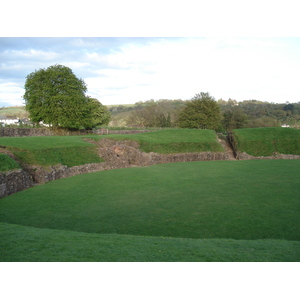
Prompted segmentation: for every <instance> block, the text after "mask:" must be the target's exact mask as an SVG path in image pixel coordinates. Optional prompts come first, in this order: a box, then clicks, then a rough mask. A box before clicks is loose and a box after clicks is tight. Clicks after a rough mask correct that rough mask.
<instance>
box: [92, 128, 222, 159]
mask: <svg viewBox="0 0 300 300" xmlns="http://www.w3.org/2000/svg"><path fill="white" fill-rule="evenodd" d="M92 138H94V139H96V140H99V139H101V138H112V139H116V140H135V141H137V142H138V143H139V144H140V149H141V150H142V151H144V152H156V153H161V154H166V153H187V152H206V151H211V152H223V151H224V149H223V147H222V146H221V145H220V144H219V143H218V141H217V135H216V133H215V132H214V131H213V130H197V129H166V130H159V131H153V132H146V133H138V134H130V135H128V134H124V135H105V136H92Z"/></svg>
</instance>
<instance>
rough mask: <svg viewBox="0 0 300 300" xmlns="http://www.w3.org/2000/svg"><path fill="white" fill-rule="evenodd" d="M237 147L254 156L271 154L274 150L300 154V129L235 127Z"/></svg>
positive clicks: (234, 133)
mask: <svg viewBox="0 0 300 300" xmlns="http://www.w3.org/2000/svg"><path fill="white" fill-rule="evenodd" d="M233 135H234V138H235V140H236V146H237V149H238V150H239V151H240V152H246V153H248V154H250V155H253V156H269V155H272V154H273V153H274V152H277V153H282V154H295V155H300V130H299V129H294V128H281V127H274V128H272V127H271V128H270V127H266V128H246V129H235V130H233Z"/></svg>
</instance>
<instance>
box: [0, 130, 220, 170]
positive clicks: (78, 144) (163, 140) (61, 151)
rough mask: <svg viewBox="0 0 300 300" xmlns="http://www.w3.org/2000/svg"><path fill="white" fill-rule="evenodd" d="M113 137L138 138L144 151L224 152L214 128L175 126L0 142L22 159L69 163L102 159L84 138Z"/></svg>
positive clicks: (49, 162)
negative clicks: (108, 133) (128, 131)
mask: <svg viewBox="0 0 300 300" xmlns="http://www.w3.org/2000/svg"><path fill="white" fill-rule="evenodd" d="M84 137H89V138H92V139H94V140H99V139H101V138H111V139H116V140H128V139H131V140H135V141H137V142H139V144H140V149H141V150H142V151H145V152H157V153H184V152H203V151H212V152H218V151H220V152H222V151H224V149H223V148H222V146H221V145H220V144H219V143H218V142H217V136H216V134H215V132H214V131H212V130H190V129H183V130H182V129H172V130H161V131H155V132H148V133H141V134H133V135H128V134H124V135H104V136H103V135H100V136H99V135H87V136H33V137H1V138H0V146H6V147H8V148H9V149H10V150H11V151H12V152H13V153H14V155H15V156H16V157H17V159H18V160H19V161H20V162H21V163H26V164H31V165H42V166H50V165H56V164H63V165H67V166H68V167H72V166H76V165H82V164H87V163H99V162H102V161H103V159H102V158H100V157H99V156H98V154H97V153H96V146H95V145H93V144H90V143H88V142H86V141H84V140H83V138H84Z"/></svg>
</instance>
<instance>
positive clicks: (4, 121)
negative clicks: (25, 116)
mask: <svg viewBox="0 0 300 300" xmlns="http://www.w3.org/2000/svg"><path fill="white" fill-rule="evenodd" d="M19 123H20V119H19V118H11V117H7V116H4V115H0V124H1V125H2V126H5V125H19Z"/></svg>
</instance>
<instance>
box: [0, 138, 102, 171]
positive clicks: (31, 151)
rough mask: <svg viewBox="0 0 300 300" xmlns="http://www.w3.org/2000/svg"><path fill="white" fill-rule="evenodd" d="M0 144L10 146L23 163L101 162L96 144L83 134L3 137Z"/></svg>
mask: <svg viewBox="0 0 300 300" xmlns="http://www.w3.org/2000/svg"><path fill="white" fill-rule="evenodd" d="M0 145H2V146H6V147H8V149H10V150H11V151H12V152H13V153H14V155H15V156H16V157H17V159H18V160H19V161H20V162H21V163H26V164H31V165H42V166H51V165H56V164H62V165H66V166H68V167H72V166H78V165H83V164H87V163H99V162H102V161H103V159H102V158H100V157H99V156H98V154H97V151H96V146H94V145H92V144H90V143H88V142H86V141H84V140H83V139H82V137H81V136H67V137H65V136H33V137H1V138H0Z"/></svg>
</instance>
